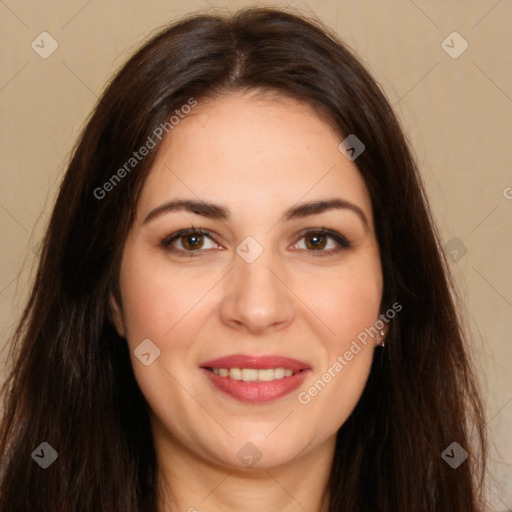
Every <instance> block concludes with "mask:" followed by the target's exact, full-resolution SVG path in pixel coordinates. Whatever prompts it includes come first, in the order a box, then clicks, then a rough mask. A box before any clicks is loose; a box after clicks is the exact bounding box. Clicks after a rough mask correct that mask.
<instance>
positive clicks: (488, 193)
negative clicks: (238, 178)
mask: <svg viewBox="0 0 512 512" xmlns="http://www.w3.org/2000/svg"><path fill="white" fill-rule="evenodd" d="M254 4H255V3H254V2H253V3H252V5H254ZM261 4H262V2H260V3H259V5H261ZM269 4H270V5H277V6H285V5H287V4H289V5H291V6H292V7H295V8H297V9H299V10H300V11H301V12H303V13H305V14H310V15H313V16H316V17H318V18H320V19H321V20H322V21H323V22H325V23H326V24H327V25H329V26H330V27H332V28H334V29H335V30H336V31H337V32H338V33H339V34H340V35H341V37H342V38H343V39H344V40H345V41H346V42H347V43H348V44H349V45H350V46H351V47H353V48H354V49H355V51H356V52H357V53H358V55H359V56H360V57H361V59H362V61H363V62H364V63H365V64H366V65H367V66H368V68H369V69H370V71H372V72H373V74H374V76H375V77H376V79H377V80H378V82H379V83H380V84H381V86H382V87H383V89H384V91H385V93H386V94H387V96H388V98H389V99H390V101H391V103H392V104H393V105H394V106H395V109H396V111H397V113H398V115H399V116H400V118H401V120H402V123H403V125H404V127H405V130H406V132H407V133H408V134H409V138H410V140H411V143H412V145H413V147H414V149H415V151H416V154H417V157H418V161H419V163H420V166H421V169H422V173H423V176H424V178H425V181H426V184H427V190H428V193H429V196H430V198H431V201H432V205H433V208H434V212H435V215H436V217H437V219H438V222H439V225H440V230H441V234H442V237H443V240H444V243H445V244H446V243H448V242H449V245H448V248H447V252H448V254H449V257H451V258H452V260H453V261H452V262H451V266H452V268H453V272H454V275H455V276H456V279H457V281H458V283H459V285H460V289H461V292H462V295H463V298H464V300H465V303H466V306H467V309H468V321H469V324H470V326H471V329H472V332H473V334H474V336H473V346H474V349H475V353H476V357H477V359H478V363H479V367H480V372H481V375H482V377H483V378H485V382H486V388H485V389H486V391H485V393H486V399H487V408H488V420H489V427H490V429H491V437H492V440H493V443H494V444H495V445H496V447H495V449H494V450H493V454H492V462H491V466H490V473H491V478H490V481H489V496H490V501H491V502H492V506H493V509H494V510H496V511H500V512H501V511H505V510H509V509H512V446H511V444H512V441H511V432H512V343H511V341H512V340H511V338H512V337H511V334H510V332H511V329H510V320H511V318H512V257H511V255H512V220H511V219H512V172H511V164H510V162H511V161H512V150H511V146H512V140H511V129H510V126H511V120H512V72H511V70H512V39H511V38H510V27H511V26H512V2H511V1H510V0H500V1H496V0H479V1H476V0H472V1H463V0H460V1H457V0H451V1H445V2H443V1H441V0H433V1H426V0H416V1H414V2H413V1H412V0H411V1H408V0H392V1H390V0H388V1H386V2H378V1H376V0H331V1H327V0H308V2H306V1H304V0H294V1H292V2H270V3H267V5H269ZM246 5H250V4H249V3H248V2H243V1H240V2H236V1H231V2H227V1H221V0H208V1H206V0H194V1H178V0H175V1H164V0H151V1H146V2H136V1H134V0H129V1H128V0H123V1H121V0H115V1H103V2H102V1H99V0H90V1H87V0H66V1H62V0H60V1H50V0H49V1H46V2H33V1H29V0H0V26H1V31H0V34H1V36H0V37H1V49H0V52H1V53H0V55H1V58H2V67H1V71H0V109H1V119H2V125H1V138H0V139H1V142H0V144H1V146H0V154H1V174H0V239H1V253H0V346H4V347H5V346H6V342H7V339H8V336H9V335H10V333H11V332H12V330H13V328H14V325H15V322H16V319H17V317H18V315H19V313H20V308H21V305H22V304H23V302H24V299H25V297H26V290H27V284H28V283H29V282H30V278H31V277H32V276H33V270H34V267H33V265H34V261H35V254H36V253H37V247H38V241H39V240H40V239H41V236H42V233H43V230H44V225H45V222H46V220H47V218H48V214H49V212H50V210H51V206H52V203H53V200H54V198H55V193H56V190H57V187H58V183H59V181H60V179H61V177H62V174H63V172H64V170H65V167H66V162H67V161H68V158H69V155H70V151H71V148H72V145H73V143H74V141H75V139H76V137H77V136H78V134H79V131H80V129H81V127H82V126H83V124H84V122H85V120H86V117H87V116H88V114H89V113H90V111H91V109H92V108H93V106H94V104H95V101H96V99H97V97H98V95H99V94H100V93H101V91H102V89H103V87H104V85H105V83H106V82H107V80H108V79H109V77H110V76H111V73H112V72H113V70H114V69H115V68H117V67H118V66H119V65H120V64H122V62H123V61H124V59H125V58H126V57H127V56H128V54H129V53H130V52H132V51H133V50H134V49H135V48H136V47H137V46H138V45H139V43H140V42H141V41H142V40H143V39H144V38H146V37H147V36H148V35H149V34H150V33H152V32H154V31H155V30H156V29H157V28H158V27H160V26H162V25H164V24H165V23H167V22H169V21H172V20H174V19H176V18H177V17H179V16H181V15H182V14H185V13H188V12H192V11H196V10H199V9H200V10H211V9H212V8H215V9H224V8H229V9H231V10H233V9H236V8H237V7H243V6H246ZM43 31H46V32H48V33H49V34H51V36H52V37H53V38H54V39H55V40H56V41H57V43H58V49H57V50H56V51H55V52H54V53H53V54H52V55H50V56H49V57H48V58H47V59H43V58H41V57H40V56H39V55H38V53H36V51H34V50H33V49H32V47H31V43H32V41H34V40H35V42H36V43H38V44H39V45H40V46H42V45H41V42H40V41H41V37H39V35H40V34H41V33H42V32H43ZM454 31H456V32H458V33H459V34H460V36H462V38H463V39H464V40H465V41H466V42H467V43H468V45H469V46H468V48H467V50H466V51H464V52H463V53H462V54H461V55H460V56H458V58H452V57H451V56H450V55H449V54H448V53H447V52H446V51H445V49H446V50H448V51H451V52H452V53H453V52H455V53H458V52H460V50H461V49H463V46H462V45H463V41H462V40H461V39H458V36H450V37H448V39H447V40H446V43H445V44H443V45H442V42H443V41H444V40H445V39H446V38H447V36H449V35H450V34H451V33H452V32H454ZM42 37H43V36H42ZM44 37H47V36H44ZM452 40H453V41H452ZM45 41H46V43H45V48H46V49H48V48H49V47H50V46H49V40H48V39H45ZM446 45H448V46H449V47H450V46H451V47H452V48H449V47H448V48H447V47H446ZM39 51H40V52H41V51H43V50H42V49H40V50H39ZM454 237H456V239H457V240H455V241H453V240H452V239H453V238H454ZM450 240H451V242H450ZM454 244H458V247H457V246H456V245H454ZM461 244H463V245H461ZM464 247H465V248H466V249H467V252H466V253H464V254H463V252H464ZM461 248H462V250H461ZM455 260H457V261H455ZM6 355H7V353H6V350H4V351H3V353H2V354H1V360H2V361H4V360H5V357H6ZM3 367H4V365H3V363H2V365H1V366H0V380H2V379H3V377H4V375H5V372H4V370H3ZM466 448H467V449H468V451H469V452H471V449H470V448H469V447H466Z"/></svg>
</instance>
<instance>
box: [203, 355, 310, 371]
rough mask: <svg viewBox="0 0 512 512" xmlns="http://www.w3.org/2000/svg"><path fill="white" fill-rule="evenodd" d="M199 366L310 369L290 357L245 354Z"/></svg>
mask: <svg viewBox="0 0 512 512" xmlns="http://www.w3.org/2000/svg"><path fill="white" fill-rule="evenodd" d="M199 366H201V368H255V369H258V370H264V369H266V368H284V369H285V370H286V369H290V370H293V371H294V372H298V371H300V370H307V369H311V367H310V366H309V365H308V364H307V363H304V362H303V361H298V360H297V359H292V358H290V357H284V356H277V355H268V356H250V355H245V354H234V355H232V356H226V357H219V358H218V359H213V360H211V361H206V362H204V363H201V364H200V365H199Z"/></svg>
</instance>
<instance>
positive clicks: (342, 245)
mask: <svg viewBox="0 0 512 512" xmlns="http://www.w3.org/2000/svg"><path fill="white" fill-rule="evenodd" d="M187 235H203V236H207V237H208V238H211V239H212V241H214V242H215V240H214V239H213V238H212V236H211V235H212V234H211V232H210V231H208V230H206V229H201V228H188V229H181V230H179V231H176V232H175V233H173V234H171V235H169V236H167V237H165V238H163V239H162V240H161V241H160V245H161V246H162V247H163V248H164V249H165V250H166V251H169V252H173V253H177V254H180V253H181V254H180V255H181V256H184V257H197V256H199V255H200V254H199V253H201V252H205V251H208V250H212V249H194V250H191V251H187V250H183V249H176V248H175V247H173V246H172V243H173V242H174V241H175V240H178V239H179V238H182V237H184V236H187ZM313 235H324V236H327V237H328V238H331V239H333V240H334V241H335V242H336V243H337V244H338V246H337V247H336V248H335V249H330V250H328V251H324V250H314V249H313V250H307V249H301V250H305V251H306V252H310V253H316V254H315V256H317V257H320V258H322V257H326V256H331V255H334V254H337V253H339V252H341V251H343V250H345V249H350V248H351V244H350V242H349V241H348V240H347V238H345V237H344V236H343V235H342V234H341V233H338V232H337V231H333V230H330V229H326V228H310V229H307V230H305V231H303V232H302V233H301V235H300V238H299V240H301V239H302V238H307V237H308V236H313Z"/></svg>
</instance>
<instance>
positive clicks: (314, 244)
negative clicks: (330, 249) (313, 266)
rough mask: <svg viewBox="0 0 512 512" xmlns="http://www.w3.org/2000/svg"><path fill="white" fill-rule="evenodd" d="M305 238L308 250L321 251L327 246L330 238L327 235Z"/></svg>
mask: <svg viewBox="0 0 512 512" xmlns="http://www.w3.org/2000/svg"><path fill="white" fill-rule="evenodd" d="M304 238H305V240H306V246H307V248H308V249H314V250H317V249H318V250H321V249H323V248H324V247H325V246H326V245H327V238H328V237H327V236H326V235H308V236H306V237H304ZM308 240H309V242H308Z"/></svg>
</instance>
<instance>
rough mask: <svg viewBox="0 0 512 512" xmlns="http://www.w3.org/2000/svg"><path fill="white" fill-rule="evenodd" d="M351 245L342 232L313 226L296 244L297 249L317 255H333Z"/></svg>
mask: <svg viewBox="0 0 512 512" xmlns="http://www.w3.org/2000/svg"><path fill="white" fill-rule="evenodd" d="M303 241H304V242H303ZM301 246H302V247H301ZM350 247H351V244H350V242H349V241H348V240H347V238H345V237H344V236H343V235H342V234H341V233H338V232H337V231H332V230H330V229H326V228H320V229H314V228H312V229H309V230H307V231H305V232H303V233H302V237H301V238H300V240H299V242H297V243H296V244H295V245H294V248H295V249H303V250H305V251H306V252H309V253H315V254H314V255H315V256H329V255H333V254H336V253H338V252H340V251H342V250H344V249H350Z"/></svg>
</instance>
